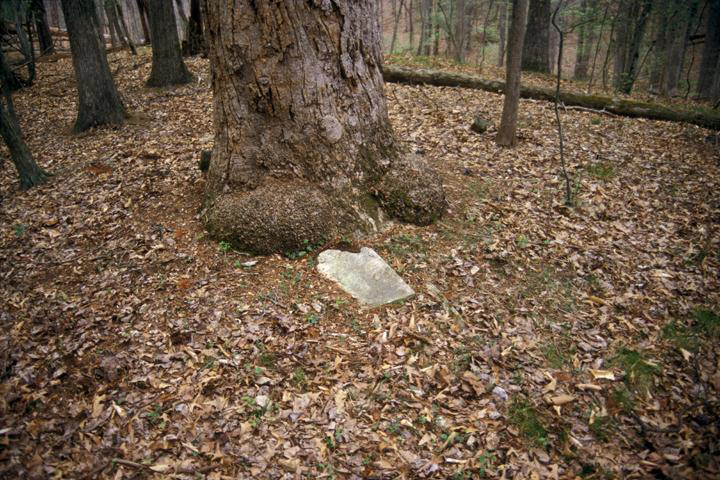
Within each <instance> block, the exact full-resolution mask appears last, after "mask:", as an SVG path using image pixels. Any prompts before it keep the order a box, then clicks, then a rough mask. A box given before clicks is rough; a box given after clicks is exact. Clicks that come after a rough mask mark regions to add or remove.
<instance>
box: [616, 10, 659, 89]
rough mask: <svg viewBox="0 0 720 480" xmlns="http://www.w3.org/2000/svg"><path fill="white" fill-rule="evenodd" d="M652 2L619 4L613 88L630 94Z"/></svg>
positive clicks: (635, 76)
mask: <svg viewBox="0 0 720 480" xmlns="http://www.w3.org/2000/svg"><path fill="white" fill-rule="evenodd" d="M652 6H653V0H623V1H622V2H620V7H619V8H620V9H619V11H618V21H617V29H616V41H615V68H614V77H613V86H614V87H615V90H617V91H619V92H622V93H630V92H631V91H632V88H633V85H634V84H635V80H636V78H637V73H638V66H639V65H638V60H639V57H640V45H641V42H642V40H643V36H644V35H645V29H646V27H647V24H648V18H649V16H650V11H651V9H652Z"/></svg>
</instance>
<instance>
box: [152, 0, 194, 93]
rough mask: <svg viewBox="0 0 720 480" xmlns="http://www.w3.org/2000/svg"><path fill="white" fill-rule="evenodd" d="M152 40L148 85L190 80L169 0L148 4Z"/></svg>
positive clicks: (154, 0) (157, 0) (183, 82)
mask: <svg viewBox="0 0 720 480" xmlns="http://www.w3.org/2000/svg"><path fill="white" fill-rule="evenodd" d="M148 17H149V20H150V32H151V33H150V34H151V35H152V38H153V43H152V54H153V55H152V70H151V72H150V78H148V81H147V85H148V86H149V87H166V86H169V85H182V84H185V83H189V82H190V81H191V80H192V75H191V74H190V72H189V71H188V69H187V67H186V66H185V62H183V58H182V52H181V51H180V40H179V39H178V33H177V24H176V23H175V10H174V9H173V2H172V0H153V1H152V2H150V4H149V5H148Z"/></svg>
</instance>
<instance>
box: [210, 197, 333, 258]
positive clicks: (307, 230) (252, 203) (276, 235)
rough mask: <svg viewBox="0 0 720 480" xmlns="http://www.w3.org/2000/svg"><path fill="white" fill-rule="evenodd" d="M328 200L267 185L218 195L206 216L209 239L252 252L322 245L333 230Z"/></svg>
mask: <svg viewBox="0 0 720 480" xmlns="http://www.w3.org/2000/svg"><path fill="white" fill-rule="evenodd" d="M337 217H338V215H337V214H336V211H335V207H334V205H333V202H331V200H330V198H329V197H328V196H327V195H325V194H324V193H322V192H321V191H319V190H317V189H316V188H313V187H311V186H304V185H297V184H268V185H264V186H262V187H260V188H257V189H255V190H252V191H249V192H238V193H228V194H223V195H220V196H219V197H217V198H216V199H215V200H214V202H213V204H212V205H211V206H210V208H209V209H208V211H207V213H206V215H205V226H206V228H207V230H208V232H209V233H210V235H211V236H212V237H213V238H216V239H217V240H221V241H226V242H229V243H230V244H231V245H232V246H233V247H234V248H236V249H238V250H241V251H246V252H251V253H256V254H271V253H278V252H293V251H297V250H299V249H300V248H302V247H304V246H306V245H308V244H318V243H323V242H324V241H325V240H327V239H329V238H331V237H332V236H333V235H334V233H335V232H336V229H337Z"/></svg>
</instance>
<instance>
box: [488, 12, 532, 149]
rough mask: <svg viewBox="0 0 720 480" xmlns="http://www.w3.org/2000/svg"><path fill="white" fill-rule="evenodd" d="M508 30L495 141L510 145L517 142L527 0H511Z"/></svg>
mask: <svg viewBox="0 0 720 480" xmlns="http://www.w3.org/2000/svg"><path fill="white" fill-rule="evenodd" d="M512 9H513V11H512V17H511V21H510V32H509V34H508V51H507V67H506V73H505V82H506V83H505V101H504V103H503V112H502V119H501V120H500V126H499V127H498V134H497V138H496V139H495V141H496V142H497V144H498V145H502V146H504V147H512V146H515V145H516V144H517V136H516V135H515V132H516V130H517V115H518V103H519V101H520V75H521V69H520V66H521V64H522V55H523V42H524V41H525V24H526V23H527V17H528V0H513V4H512Z"/></svg>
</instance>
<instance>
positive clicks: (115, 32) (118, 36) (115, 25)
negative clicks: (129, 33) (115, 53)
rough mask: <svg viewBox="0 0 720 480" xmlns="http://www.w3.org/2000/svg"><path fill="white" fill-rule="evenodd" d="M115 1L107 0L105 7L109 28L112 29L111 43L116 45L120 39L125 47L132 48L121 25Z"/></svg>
mask: <svg viewBox="0 0 720 480" xmlns="http://www.w3.org/2000/svg"><path fill="white" fill-rule="evenodd" d="M114 3H115V2H114V0H110V1H106V2H105V8H104V10H105V16H106V17H107V20H108V30H109V31H110V43H111V45H112V46H115V45H116V44H117V41H118V40H119V43H120V45H121V46H122V47H123V48H130V44H129V43H128V42H127V39H126V38H125V35H124V34H123V31H122V28H121V27H120V21H119V20H118V17H117V11H116V10H115V6H114ZM101 37H104V35H102V34H101ZM103 42H104V39H103Z"/></svg>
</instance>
